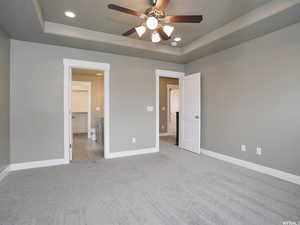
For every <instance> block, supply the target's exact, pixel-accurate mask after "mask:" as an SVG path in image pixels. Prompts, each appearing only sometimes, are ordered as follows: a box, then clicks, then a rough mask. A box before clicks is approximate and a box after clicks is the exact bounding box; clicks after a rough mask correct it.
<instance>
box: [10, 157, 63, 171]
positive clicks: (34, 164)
mask: <svg viewBox="0 0 300 225" xmlns="http://www.w3.org/2000/svg"><path fill="white" fill-rule="evenodd" d="M65 164H69V161H67V160H65V159H51V160H43V161H33V162H24V163H15V164H10V166H9V170H10V171H17V170H26V169H33V168H41V167H50V166H59V165H65Z"/></svg>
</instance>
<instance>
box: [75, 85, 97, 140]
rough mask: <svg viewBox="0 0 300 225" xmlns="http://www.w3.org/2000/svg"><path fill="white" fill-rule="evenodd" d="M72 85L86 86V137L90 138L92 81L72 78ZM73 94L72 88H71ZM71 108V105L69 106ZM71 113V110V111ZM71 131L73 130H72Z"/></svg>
mask: <svg viewBox="0 0 300 225" xmlns="http://www.w3.org/2000/svg"><path fill="white" fill-rule="evenodd" d="M73 85H79V86H80V85H82V86H86V87H87V91H88V120H87V127H88V139H91V129H92V127H91V120H92V119H91V118H92V116H91V110H92V83H91V82H90V81H76V80H73V79H72V86H73ZM72 94H73V89H72ZM71 110H72V107H71ZM72 113H73V112H72ZM72 132H73V131H72Z"/></svg>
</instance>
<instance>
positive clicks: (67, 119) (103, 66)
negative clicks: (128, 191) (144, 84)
mask: <svg viewBox="0 0 300 225" xmlns="http://www.w3.org/2000/svg"><path fill="white" fill-rule="evenodd" d="M63 64H64V159H65V161H67V162H70V160H71V159H72V145H71V140H72V131H71V125H72V111H71V91H72V86H71V85H72V69H73V68H78V69H94V70H102V71H104V158H105V159H108V158H109V156H110V64H108V63H99V62H92V61H83V60H76V59H68V58H64V59H63Z"/></svg>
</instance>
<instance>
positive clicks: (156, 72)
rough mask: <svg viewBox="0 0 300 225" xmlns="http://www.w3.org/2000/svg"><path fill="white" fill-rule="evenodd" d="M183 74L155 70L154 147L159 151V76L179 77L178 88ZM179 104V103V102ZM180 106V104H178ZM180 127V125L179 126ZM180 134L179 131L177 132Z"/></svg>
mask: <svg viewBox="0 0 300 225" xmlns="http://www.w3.org/2000/svg"><path fill="white" fill-rule="evenodd" d="M184 76H185V73H184V72H177V71H169V70H159V69H158V70H155V108H156V110H155V117H156V129H155V130H156V132H155V136H156V143H155V148H156V149H157V150H158V151H159V136H160V134H159V111H160V109H159V94H160V93H159V78H160V77H170V78H177V79H179V89H180V86H181V80H182V77H184ZM180 91H181V90H180ZM180 105H181V104H180ZM180 108H181V106H180ZM180 127H181V126H180ZM179 134H181V132H179ZM179 136H180V135H179ZM180 139H181V138H180V137H179V146H180Z"/></svg>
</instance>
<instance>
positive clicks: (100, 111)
mask: <svg viewBox="0 0 300 225" xmlns="http://www.w3.org/2000/svg"><path fill="white" fill-rule="evenodd" d="M63 62H64V160H65V161H66V162H67V163H69V162H70V161H80V160H86V159H87V160H89V159H92V160H97V159H99V158H103V156H104V158H105V159H108V158H111V154H110V94H109V93H110V90H109V89H110V88H109V87H110V84H109V83H110V82H109V81H110V65H109V64H107V63H99V62H91V61H83V60H75V59H64V61H63ZM82 71H84V72H82ZM73 72H74V75H73ZM82 73H84V74H83V75H85V76H83V77H81V78H80V76H82ZM88 77H93V79H95V80H97V79H98V81H99V79H101V80H102V81H99V82H98V83H97V84H99V86H101V83H102V86H101V87H102V88H101V90H98V91H94V85H93V81H92V80H89V79H88ZM72 82H75V83H74V85H73V83H72ZM76 82H77V84H76ZM88 83H90V94H81V96H77V97H78V98H79V99H83V100H84V99H85V101H86V99H88V98H90V103H88V104H86V103H85V104H83V107H85V109H84V112H81V109H79V110H78V108H77V110H78V111H77V112H74V114H73V110H72V92H73V89H76V88H77V89H79V90H80V91H82V92H87V93H88V92H89V91H88V89H89V88H88V86H89V85H88ZM78 84H80V85H78ZM76 85H77V87H74V88H73V86H76ZM93 92H94V94H93ZM101 93H102V97H101ZM86 95H88V96H89V97H86ZM93 96H96V97H97V98H100V99H102V100H101V101H100V103H95V104H94V103H93V102H94V100H95V97H94V98H93ZM99 96H100V97H99ZM89 112H90V113H89ZM75 113H77V114H83V115H80V118H79V121H77V125H78V126H79V128H78V127H77V128H76V127H75V129H77V130H75V132H78V131H80V132H78V136H77V137H78V138H76V137H75V141H73V139H74V138H73V133H74V132H73V126H72V125H73V120H74V119H75V120H76V118H74V116H73V115H75ZM89 115H90V116H89ZM89 118H90V119H89ZM86 121H87V125H86ZM89 121H90V122H89ZM80 123H82V124H80ZM89 124H90V126H89ZM75 126H76V122H75ZM81 126H83V127H81ZM84 126H85V127H84ZM76 135H77V134H76ZM80 136H82V138H80ZM99 145H101V146H99ZM73 150H74V154H75V155H74V154H73ZM87 150H92V154H87V152H86V151H87ZM80 151H81V152H82V151H83V155H84V157H82V155H80V153H78V152H80ZM99 151H100V154H99ZM95 152H97V153H98V154H96V155H97V156H98V157H94V156H95V154H93V153H95ZM76 153H78V154H77V155H76ZM88 153H91V152H88ZM74 156H75V158H74ZM99 156H100V157H99Z"/></svg>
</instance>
